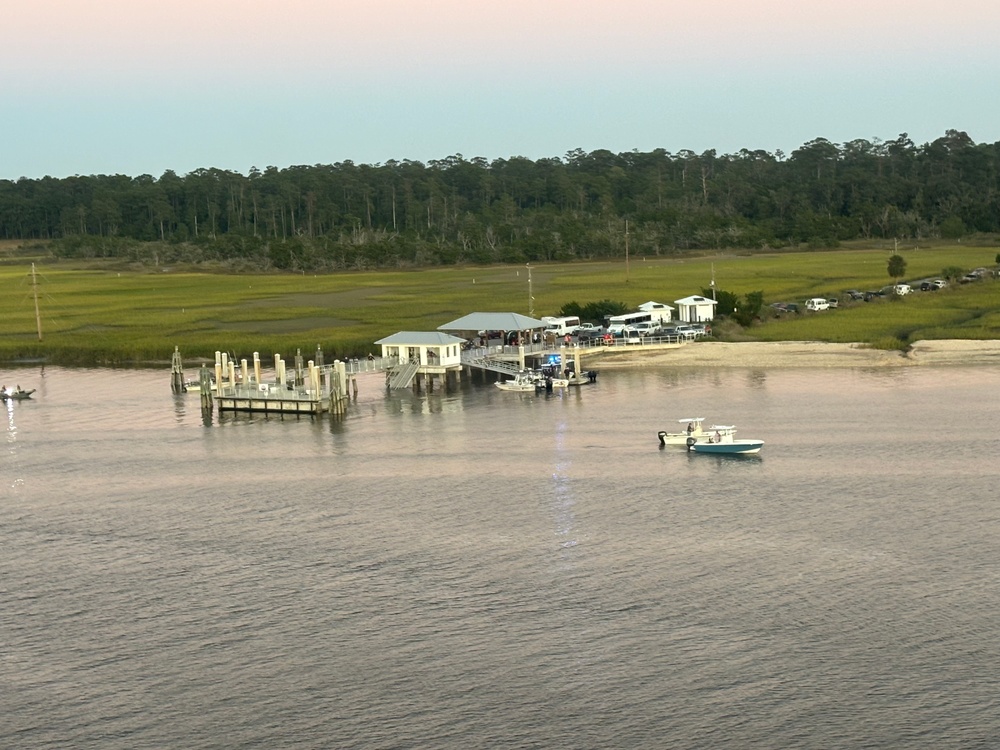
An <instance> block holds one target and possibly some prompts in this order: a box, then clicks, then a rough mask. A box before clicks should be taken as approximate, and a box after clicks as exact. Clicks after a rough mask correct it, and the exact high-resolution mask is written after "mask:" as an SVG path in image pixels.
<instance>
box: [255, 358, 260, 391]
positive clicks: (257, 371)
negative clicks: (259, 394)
mask: <svg viewBox="0 0 1000 750" xmlns="http://www.w3.org/2000/svg"><path fill="white" fill-rule="evenodd" d="M253 376H254V380H255V381H256V383H257V385H260V354H259V353H257V352H254V353H253Z"/></svg>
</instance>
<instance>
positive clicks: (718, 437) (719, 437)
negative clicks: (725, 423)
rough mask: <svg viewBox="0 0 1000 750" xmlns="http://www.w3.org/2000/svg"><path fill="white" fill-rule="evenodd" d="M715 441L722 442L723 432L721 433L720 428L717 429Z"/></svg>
mask: <svg viewBox="0 0 1000 750" xmlns="http://www.w3.org/2000/svg"><path fill="white" fill-rule="evenodd" d="M715 442H717V443H721V442H722V433H720V432H719V431H718V430H716V431H715Z"/></svg>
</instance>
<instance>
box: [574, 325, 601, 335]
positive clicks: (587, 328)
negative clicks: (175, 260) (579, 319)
mask: <svg viewBox="0 0 1000 750" xmlns="http://www.w3.org/2000/svg"><path fill="white" fill-rule="evenodd" d="M576 332H577V333H584V332H590V333H604V327H603V326H599V325H597V323H581V324H580V325H578V326H577V327H576Z"/></svg>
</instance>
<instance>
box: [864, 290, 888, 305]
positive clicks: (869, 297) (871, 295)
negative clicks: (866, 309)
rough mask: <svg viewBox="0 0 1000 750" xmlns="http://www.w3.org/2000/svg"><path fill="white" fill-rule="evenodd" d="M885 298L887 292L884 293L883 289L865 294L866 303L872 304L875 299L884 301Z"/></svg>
mask: <svg viewBox="0 0 1000 750" xmlns="http://www.w3.org/2000/svg"><path fill="white" fill-rule="evenodd" d="M884 296H885V292H883V291H882V290H881V289H878V290H869V291H867V292H865V294H864V300H865V302H871V301H872V300H873V299H882V297H884Z"/></svg>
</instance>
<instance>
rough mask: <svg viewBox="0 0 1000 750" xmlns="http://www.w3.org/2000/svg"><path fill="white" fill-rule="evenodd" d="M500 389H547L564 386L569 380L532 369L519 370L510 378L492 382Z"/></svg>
mask: <svg viewBox="0 0 1000 750" xmlns="http://www.w3.org/2000/svg"><path fill="white" fill-rule="evenodd" d="M493 385H495V386H496V387H497V388H499V389H500V390H501V391H547V390H550V388H566V387H567V386H569V380H567V379H566V378H554V377H551V376H549V375H543V374H542V373H540V372H534V371H532V370H521V371H520V372H519V373H517V375H515V376H514V377H513V378H511V379H510V380H504V381H498V382H496V383H494V384H493Z"/></svg>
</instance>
